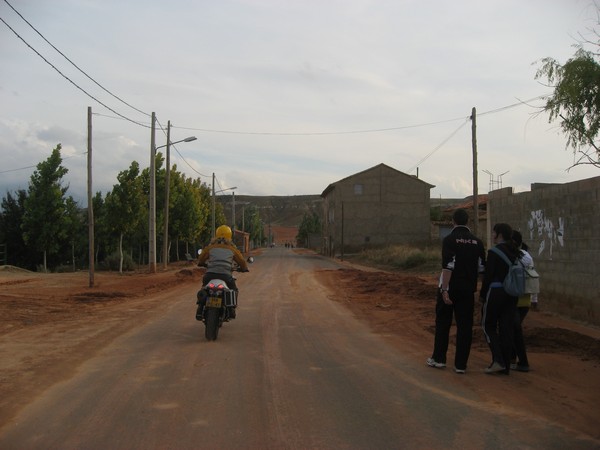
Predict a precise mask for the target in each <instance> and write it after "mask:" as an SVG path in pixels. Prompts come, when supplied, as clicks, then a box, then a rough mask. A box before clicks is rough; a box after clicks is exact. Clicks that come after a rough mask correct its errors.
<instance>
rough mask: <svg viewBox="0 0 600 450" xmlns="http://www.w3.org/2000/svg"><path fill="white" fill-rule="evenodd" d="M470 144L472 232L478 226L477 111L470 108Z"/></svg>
mask: <svg viewBox="0 0 600 450" xmlns="http://www.w3.org/2000/svg"><path fill="white" fill-rule="evenodd" d="M471 145H472V146H473V234H474V235H475V236H477V233H478V227H479V193H478V191H477V111H476V110H475V107H473V109H472V110H471Z"/></svg>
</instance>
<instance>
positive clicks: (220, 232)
mask: <svg viewBox="0 0 600 450" xmlns="http://www.w3.org/2000/svg"><path fill="white" fill-rule="evenodd" d="M216 237H217V238H219V239H227V240H228V241H230V240H231V228H229V227H228V226H227V225H221V226H220V227H219V228H217V231H216Z"/></svg>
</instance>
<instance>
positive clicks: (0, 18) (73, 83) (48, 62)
mask: <svg viewBox="0 0 600 450" xmlns="http://www.w3.org/2000/svg"><path fill="white" fill-rule="evenodd" d="M0 21H2V23H4V25H6V26H7V27H8V29H9V30H10V31H12V32H13V33H14V34H15V36H17V37H18V38H19V39H20V40H21V41H22V42H23V43H24V44H25V45H26V46H27V47H29V48H30V49H31V50H32V51H33V52H35V54H36V55H38V56H39V57H40V58H42V59H43V60H44V62H45V63H46V64H48V65H49V66H50V67H52V68H53V69H54V70H55V71H57V72H58V73H59V74H60V75H61V76H62V77H63V78H64V79H65V80H67V81H68V82H69V83H71V84H72V85H73V86H75V87H76V88H77V89H79V90H80V91H81V92H83V93H84V94H85V95H87V96H88V97H89V98H91V99H92V100H94V101H95V102H97V103H99V104H100V105H102V106H104V107H105V108H106V109H108V110H109V111H111V112H113V113H115V114H116V115H117V116H119V117H121V118H123V119H125V120H127V121H129V122H132V123H135V124H136V125H140V126H142V127H146V128H149V127H148V126H146V125H144V124H142V123H140V122H138V121H136V120H133V119H130V118H129V117H126V116H124V115H123V114H120V113H118V112H117V111H115V110H114V109H112V108H111V107H110V106H108V105H106V104H104V103H103V102H101V101H100V100H98V99H97V98H96V97H94V96H93V95H92V94H90V93H89V92H87V91H86V90H85V89H83V88H82V87H81V86H79V85H78V84H77V83H75V82H74V81H73V80H71V79H70V78H69V77H68V76H66V75H65V74H64V73H62V72H61V71H60V70H59V69H58V68H57V67H56V66H55V65H54V64H52V63H51V62H50V61H48V60H47V59H46V58H44V56H42V54H41V53H40V52H38V51H37V50H36V49H35V48H33V47H32V46H31V45H29V43H28V42H27V41H26V40H25V39H23V38H22V37H21V36H20V35H19V33H17V32H16V31H15V30H14V29H13V28H12V27H11V26H10V25H9V24H8V23H6V21H5V20H4V19H3V18H2V17H0Z"/></svg>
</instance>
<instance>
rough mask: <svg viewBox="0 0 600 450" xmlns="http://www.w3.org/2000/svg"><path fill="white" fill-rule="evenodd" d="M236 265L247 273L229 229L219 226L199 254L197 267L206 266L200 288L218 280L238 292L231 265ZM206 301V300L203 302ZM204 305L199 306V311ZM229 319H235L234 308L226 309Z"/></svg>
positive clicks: (225, 226) (243, 260) (244, 261)
mask: <svg viewBox="0 0 600 450" xmlns="http://www.w3.org/2000/svg"><path fill="white" fill-rule="evenodd" d="M234 262H235V263H237V265H238V266H239V270H240V272H248V271H249V270H248V264H247V263H246V260H245V259H244V257H243V256H242V253H241V252H240V251H239V250H238V248H237V247H236V246H235V244H234V243H233V241H232V240H231V228H229V227H228V226H227V225H221V226H220V227H219V228H217V231H216V232H215V238H214V239H213V240H212V241H211V243H210V244H209V245H208V246H207V247H206V248H204V249H202V252H201V253H200V257H199V258H198V265H199V266H204V265H206V273H205V274H204V277H203V278H202V286H205V285H206V284H207V283H208V282H209V281H210V280H213V279H215V278H219V279H221V280H223V281H225V283H227V286H228V287H229V289H233V290H235V291H237V290H238V288H237V285H236V284H235V279H234V278H233V274H232V272H233V263H234ZM205 301H206V300H205ZM203 306H204V305H203V304H201V305H200V308H199V311H200V310H201V308H202V307H203ZM228 309H229V317H230V318H231V319H235V307H233V308H228Z"/></svg>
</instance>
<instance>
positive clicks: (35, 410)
mask: <svg viewBox="0 0 600 450" xmlns="http://www.w3.org/2000/svg"><path fill="white" fill-rule="evenodd" d="M200 277H201V273H200V272H199V271H198V270H194V269H193V268H192V267H191V266H190V267H185V268H181V267H180V268H179V270H177V271H175V270H173V271H170V272H165V273H160V274H157V275H149V274H145V275H134V276H123V277H119V276H114V275H108V274H105V276H103V274H97V285H98V286H97V287H95V288H93V289H89V288H86V283H87V279H86V276H85V274H78V275H64V276H62V275H38V274H15V273H3V274H1V275H0V289H1V290H0V305H1V306H0V308H1V309H0V317H2V319H1V321H0V373H1V374H2V380H1V381H2V382H1V384H0V424H2V426H1V428H0V448H2V449H12V448H14V449H17V448H18V449H23V448H61V449H65V448H86V449H94V448H103V449H105V448H112V449H120V448H128V449H131V448H144V449H146V448H157V449H158V448H160V449H162V448H178V449H187V448H274V449H275V448H277V449H279V448H458V447H460V448H511V449H512V448H523V447H531V448H598V447H599V446H600V432H599V431H598V428H597V421H598V419H599V416H598V407H597V405H598V403H599V400H600V389H599V387H600V381H599V380H600V376H599V375H600V358H598V355H597V354H596V353H595V352H596V351H597V349H598V339H599V336H598V334H599V332H598V330H597V329H594V328H589V327H584V326H581V325H578V324H574V323H570V322H568V321H563V320H561V319H558V318H555V317H552V316H548V315H545V314H543V313H537V314H533V313H532V314H531V316H532V317H531V320H530V322H529V328H528V329H529V330H530V332H531V333H530V335H532V338H534V339H532V342H536V339H537V342H538V343H540V344H541V345H540V346H539V348H538V347H536V346H535V345H534V346H533V348H532V350H531V352H530V353H531V357H530V360H531V364H532V367H533V369H534V370H533V371H532V372H530V373H527V374H522V373H515V374H511V375H510V376H509V377H500V376H489V375H485V374H483V372H482V369H483V367H485V365H486V363H487V361H488V359H489V356H488V353H487V349H486V348H485V346H484V344H483V342H481V341H480V339H479V338H476V343H475V345H474V351H473V354H472V357H471V360H470V363H469V370H468V373H467V374H466V375H456V374H454V373H453V372H452V371H451V370H447V369H446V370H438V369H431V368H429V367H427V366H426V365H425V364H424V361H425V359H426V358H427V357H428V356H429V353H430V351H431V343H432V328H431V327H432V324H433V315H432V313H433V301H432V295H431V292H432V287H433V286H434V278H433V277H432V276H415V275H402V274H387V273H383V272H379V271H369V272H362V271H356V270H355V269H353V268H352V267H348V266H344V267H343V268H341V269H340V266H339V265H338V264H337V263H335V262H333V261H331V260H328V259H324V258H320V257H318V256H316V255H313V254H312V253H307V252H299V251H293V250H290V249H284V248H274V249H269V250H265V251H264V252H263V253H262V254H261V255H258V257H257V262H256V263H255V264H254V265H253V266H252V267H251V272H250V273H248V274H240V275H239V277H238V284H239V286H240V290H241V296H240V303H241V305H240V308H239V317H238V319H236V320H235V321H233V322H231V323H227V324H225V326H224V327H223V328H222V330H221V332H220V334H219V340H218V341H216V342H206V341H205V340H204V338H203V328H202V325H201V323H199V322H196V321H195V320H194V317H193V315H194V309H195V308H194V305H193V296H194V294H195V291H196V289H197V285H198V283H199V280H200ZM73 283H77V284H76V285H74V284H73ZM527 320H529V317H528V319H527ZM552 330H554V332H553V333H551V331H552ZM547 334H551V335H552V334H553V335H554V336H556V337H557V338H558V340H557V341H554V342H553V345H554V348H549V344H546V345H544V344H543V337H544V336H545V335H547ZM561 336H570V337H571V341H573V342H579V346H578V348H574V349H569V343H564V342H563V341H561ZM556 342H558V343H559V344H556ZM560 342H563V343H562V345H561V344H560ZM583 343H586V345H587V346H588V350H587V351H584V349H582V348H581V347H582V345H583ZM555 344H556V345H555ZM451 350H452V349H451ZM549 350H550V352H549V353H548V351H549Z"/></svg>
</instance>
